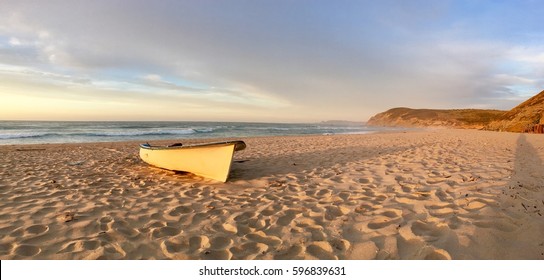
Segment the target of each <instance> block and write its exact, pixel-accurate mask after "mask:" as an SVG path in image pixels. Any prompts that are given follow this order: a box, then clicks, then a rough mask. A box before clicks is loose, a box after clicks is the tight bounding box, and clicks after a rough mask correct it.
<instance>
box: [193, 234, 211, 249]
mask: <svg viewBox="0 0 544 280" xmlns="http://www.w3.org/2000/svg"><path fill="white" fill-rule="evenodd" d="M209 247H210V239H209V238H208V237H207V236H205V235H201V236H193V237H191V238H189V250H191V251H197V250H200V249H207V248H209Z"/></svg>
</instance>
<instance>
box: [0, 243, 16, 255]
mask: <svg viewBox="0 0 544 280" xmlns="http://www.w3.org/2000/svg"><path fill="white" fill-rule="evenodd" d="M14 246H15V245H14V244H13V243H3V244H0V255H8V254H10V253H11V250H12V249H13V247H14Z"/></svg>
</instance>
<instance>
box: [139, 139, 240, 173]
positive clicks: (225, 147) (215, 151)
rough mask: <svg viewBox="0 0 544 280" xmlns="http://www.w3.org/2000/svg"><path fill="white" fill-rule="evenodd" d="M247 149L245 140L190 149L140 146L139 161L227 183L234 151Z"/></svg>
mask: <svg viewBox="0 0 544 280" xmlns="http://www.w3.org/2000/svg"><path fill="white" fill-rule="evenodd" d="M245 147H246V145H245V143H244V142H243V141H228V142H216V143H208V144H197V145H187V146H175V147H169V146H151V145H149V144H142V145H140V158H142V160H143V161H145V162H147V163H148V164H151V165H154V166H157V167H160V168H164V169H168V170H176V171H184V172H190V173H193V174H196V175H199V176H202V177H206V178H210V179H214V180H217V181H221V182H226V181H227V179H228V177H229V173H230V168H231V164H232V158H233V155H234V152H235V151H239V150H243V149H244V148H245Z"/></svg>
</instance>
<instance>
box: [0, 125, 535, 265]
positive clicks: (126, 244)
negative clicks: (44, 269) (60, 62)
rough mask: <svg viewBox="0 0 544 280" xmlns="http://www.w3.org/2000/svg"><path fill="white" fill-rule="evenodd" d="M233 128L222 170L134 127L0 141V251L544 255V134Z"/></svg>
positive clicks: (38, 255) (20, 255)
mask: <svg viewBox="0 0 544 280" xmlns="http://www.w3.org/2000/svg"><path fill="white" fill-rule="evenodd" d="M241 140H244V141H245V142H246V143H247V149H246V150H244V151H241V152H238V153H236V154H235V162H234V163H233V166H232V170H231V178H230V180H229V181H228V182H227V183H218V182H214V181H211V180H208V179H204V178H201V177H197V176H194V175H191V174H180V173H175V172H171V171H166V170H161V169H158V168H154V167H152V166H149V165H147V164H145V163H144V162H142V161H141V160H140V159H139V157H138V146H137V144H138V143H136V142H122V143H92V144H47V145H25V146H22V145H21V146H11V145H9V146H0V154H1V155H2V156H1V157H0V259H544V217H543V215H544V136H543V135H532V134H516V133H499V132H485V131H475V130H447V129H439V130H429V131H419V132H399V133H383V134H369V135H331V136H304V137H303V136H300V137H298V136H297V137H263V138H243V139H241ZM185 142H186V143H190V142H195V141H185ZM157 143H158V144H160V143H161V142H157Z"/></svg>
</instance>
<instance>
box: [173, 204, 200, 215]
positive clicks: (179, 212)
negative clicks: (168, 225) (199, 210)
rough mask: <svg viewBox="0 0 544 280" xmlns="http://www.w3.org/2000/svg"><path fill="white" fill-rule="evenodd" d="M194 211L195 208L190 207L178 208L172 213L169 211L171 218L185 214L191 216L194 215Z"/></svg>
mask: <svg viewBox="0 0 544 280" xmlns="http://www.w3.org/2000/svg"><path fill="white" fill-rule="evenodd" d="M193 211H194V210H193V208H191V207H189V206H183V205H182V206H178V207H176V208H174V209H172V210H170V211H168V215H170V216H181V215H183V214H189V213H192V212H193Z"/></svg>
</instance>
